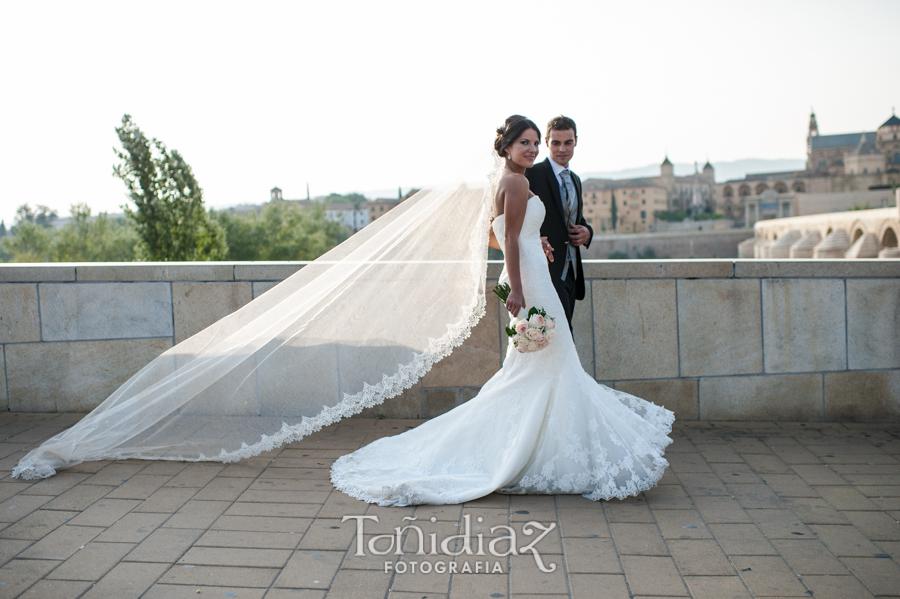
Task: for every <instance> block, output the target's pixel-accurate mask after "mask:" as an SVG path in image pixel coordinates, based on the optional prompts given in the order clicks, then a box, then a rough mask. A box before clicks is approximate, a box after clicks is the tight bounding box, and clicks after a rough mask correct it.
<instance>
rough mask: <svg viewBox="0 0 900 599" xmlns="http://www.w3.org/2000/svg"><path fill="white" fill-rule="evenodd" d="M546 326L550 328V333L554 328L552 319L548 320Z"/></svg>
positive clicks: (554, 324) (554, 323)
mask: <svg viewBox="0 0 900 599" xmlns="http://www.w3.org/2000/svg"><path fill="white" fill-rule="evenodd" d="M547 326H548V327H550V330H551V331H552V330H553V329H555V328H556V322H555V321H554V320H553V319H552V318H548V319H547Z"/></svg>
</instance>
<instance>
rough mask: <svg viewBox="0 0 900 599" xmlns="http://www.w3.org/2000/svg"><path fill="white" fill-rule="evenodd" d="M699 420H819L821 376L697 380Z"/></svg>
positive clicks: (731, 377)
mask: <svg viewBox="0 0 900 599" xmlns="http://www.w3.org/2000/svg"><path fill="white" fill-rule="evenodd" d="M699 397H700V414H699V416H700V419H701V420H787V421H803V422H810V421H820V420H822V375H821V374H785V375H775V376H765V375H763V376H727V377H714V378H702V379H700V391H699Z"/></svg>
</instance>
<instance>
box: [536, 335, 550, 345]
mask: <svg viewBox="0 0 900 599" xmlns="http://www.w3.org/2000/svg"><path fill="white" fill-rule="evenodd" d="M538 345H540V346H541V347H547V346H548V345H550V340H549V339H547V338H546V337H543V338H542V339H541V340H540V341H538Z"/></svg>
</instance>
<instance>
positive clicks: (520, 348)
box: [516, 346, 525, 354]
mask: <svg viewBox="0 0 900 599" xmlns="http://www.w3.org/2000/svg"><path fill="white" fill-rule="evenodd" d="M516 351H517V352H519V353H520V354H524V353H525V348H524V347H521V346H520V347H517V348H516Z"/></svg>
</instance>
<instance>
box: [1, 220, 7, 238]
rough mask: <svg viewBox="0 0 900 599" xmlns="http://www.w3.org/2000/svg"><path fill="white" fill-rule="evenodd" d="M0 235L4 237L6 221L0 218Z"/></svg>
mask: <svg viewBox="0 0 900 599" xmlns="http://www.w3.org/2000/svg"><path fill="white" fill-rule="evenodd" d="M0 237H6V223H5V222H3V221H2V220H0Z"/></svg>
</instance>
